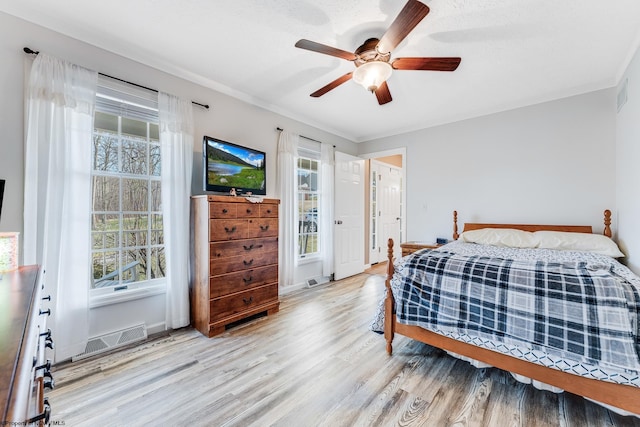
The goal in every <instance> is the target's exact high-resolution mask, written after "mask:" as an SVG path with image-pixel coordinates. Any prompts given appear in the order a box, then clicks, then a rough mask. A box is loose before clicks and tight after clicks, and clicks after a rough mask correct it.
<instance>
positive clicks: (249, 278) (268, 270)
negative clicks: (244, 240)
mask: <svg viewBox="0 0 640 427" xmlns="http://www.w3.org/2000/svg"><path fill="white" fill-rule="evenodd" d="M269 283H276V284H277V283H278V265H277V264H276V265H269V266H266V267H258V268H252V269H250V270H245V271H238V272H235V273H227V274H222V275H220V276H214V277H211V278H210V279H209V298H217V297H220V296H224V295H229V294H231V293H234V292H241V291H244V290H246V289H250V288H255V287H257V286H262V285H266V284H269Z"/></svg>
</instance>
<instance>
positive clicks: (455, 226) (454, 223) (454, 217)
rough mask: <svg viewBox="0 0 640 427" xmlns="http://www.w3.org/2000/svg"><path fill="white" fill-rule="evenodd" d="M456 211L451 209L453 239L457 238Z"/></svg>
mask: <svg viewBox="0 0 640 427" xmlns="http://www.w3.org/2000/svg"><path fill="white" fill-rule="evenodd" d="M458 237H460V235H459V234H458V211H453V240H458Z"/></svg>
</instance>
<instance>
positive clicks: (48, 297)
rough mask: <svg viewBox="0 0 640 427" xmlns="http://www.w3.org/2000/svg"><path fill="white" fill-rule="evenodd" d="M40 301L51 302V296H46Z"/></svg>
mask: <svg viewBox="0 0 640 427" xmlns="http://www.w3.org/2000/svg"><path fill="white" fill-rule="evenodd" d="M42 301H51V295H47V296H46V297H42Z"/></svg>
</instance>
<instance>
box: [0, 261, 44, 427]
mask: <svg viewBox="0 0 640 427" xmlns="http://www.w3.org/2000/svg"><path fill="white" fill-rule="evenodd" d="M0 277H1V278H0V425H46V424H48V423H49V416H50V414H51V407H50V406H49V402H48V400H47V399H46V398H45V397H44V392H45V390H46V389H51V388H53V377H52V376H51V372H50V369H51V361H45V348H47V347H48V348H53V341H52V338H51V330H49V329H46V321H47V317H48V316H49V315H50V314H51V311H50V308H49V307H48V304H49V302H50V300H51V298H50V297H47V296H45V297H43V296H42V285H41V283H40V280H39V267H38V266H26V267H20V268H18V269H17V270H15V271H11V272H6V273H0Z"/></svg>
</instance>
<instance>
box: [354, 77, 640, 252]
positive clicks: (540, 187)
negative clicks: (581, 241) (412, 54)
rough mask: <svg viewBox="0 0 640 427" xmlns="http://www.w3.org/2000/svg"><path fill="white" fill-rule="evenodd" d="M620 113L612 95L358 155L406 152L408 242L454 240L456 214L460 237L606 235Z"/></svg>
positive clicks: (402, 138)
mask: <svg viewBox="0 0 640 427" xmlns="http://www.w3.org/2000/svg"><path fill="white" fill-rule="evenodd" d="M615 111H616V110H615V91H614V90H613V89H610V90H602V91H597V92H593V93H589V94H586V95H581V96H574V97H571V98H565V99H561V100H558V101H553V102H547V103H544V104H538V105H534V106H529V107H525V108H519V109H515V110H511V111H507V112H503V113H497V114H493V115H489V116H484V117H479V118H476V119H471V120H465V121H462V122H457V123H453V124H449V125H443V126H439V127H435V128H431V129H424V130H421V131H416V132H412V133H407V134H404V135H397V136H394V137H389V138H383V139H380V140H376V141H371V142H367V143H363V144H360V146H359V148H360V153H361V154H362V153H368V152H375V151H382V150H384V149H389V148H394V147H406V149H407V155H406V159H407V162H406V172H407V179H406V191H407V240H422V241H435V239H436V237H445V238H448V239H451V235H452V228H453V226H452V211H453V210H457V211H458V214H459V216H458V224H459V226H460V227H462V224H463V223H464V222H514V223H519V222H520V223H543V224H544V223H561V224H563V223H566V224H587V225H593V226H594V230H595V231H597V232H602V229H603V227H604V226H603V211H604V210H605V209H611V210H612V211H614V213H615V209H616V198H615V175H616V173H615V126H616V122H615ZM636 141H637V139H636ZM615 218H616V216H615V215H614V219H615ZM616 225H617V224H615V223H614V224H613V226H614V227H615V226H616ZM460 231H461V230H460Z"/></svg>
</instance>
